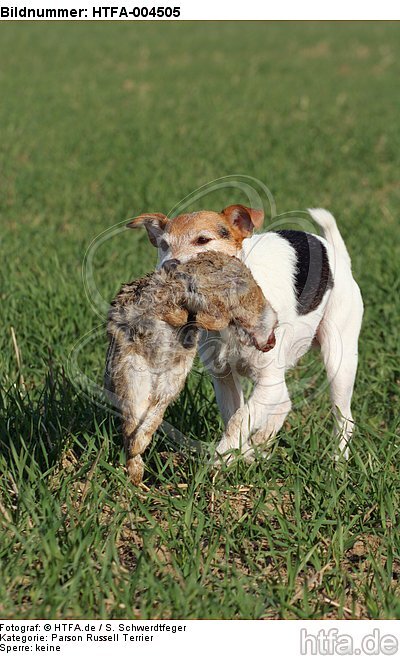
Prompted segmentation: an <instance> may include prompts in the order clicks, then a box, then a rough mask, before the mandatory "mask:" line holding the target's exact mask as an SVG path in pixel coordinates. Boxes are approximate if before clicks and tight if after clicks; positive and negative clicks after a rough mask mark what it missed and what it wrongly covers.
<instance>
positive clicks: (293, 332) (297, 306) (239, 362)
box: [128, 205, 363, 460]
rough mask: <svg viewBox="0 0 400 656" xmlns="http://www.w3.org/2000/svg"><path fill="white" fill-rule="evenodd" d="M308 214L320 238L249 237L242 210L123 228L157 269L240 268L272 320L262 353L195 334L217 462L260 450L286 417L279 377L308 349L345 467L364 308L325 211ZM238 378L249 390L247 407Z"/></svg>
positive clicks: (258, 219) (251, 218) (252, 213)
mask: <svg viewBox="0 0 400 656" xmlns="http://www.w3.org/2000/svg"><path fill="white" fill-rule="evenodd" d="M309 213H310V215H311V217H312V218H313V219H314V221H316V223H317V224H319V225H320V226H321V227H322V229H323V232H324V238H322V237H318V236H315V235H313V234H309V233H306V232H301V231H299V232H298V231H294V230H279V231H277V232H267V233H264V234H257V235H253V234H252V233H253V231H254V229H257V228H261V226H262V224H263V220H264V213H263V211H262V210H258V209H251V208H249V207H245V206H244V205H231V206H229V207H227V208H225V209H224V210H222V212H214V211H201V212H194V213H190V214H182V215H180V216H177V217H175V218H173V219H170V220H168V218H167V217H166V216H165V215H163V214H151V213H149V214H143V215H141V216H138V217H137V218H135V219H133V220H132V221H130V223H128V227H129V228H138V227H140V226H144V227H145V228H146V230H147V233H148V236H149V239H150V241H151V243H152V244H153V246H156V247H157V248H158V268H163V267H167V269H168V268H169V269H170V268H171V267H172V268H173V267H174V266H176V265H178V263H180V262H187V261H188V260H191V259H193V258H196V257H197V256H198V255H199V253H202V252H204V251H212V252H215V251H217V252H219V253H226V254H228V255H234V256H236V257H237V258H239V259H240V260H242V261H243V262H244V263H245V264H246V265H247V266H248V267H249V269H250V271H251V273H252V274H253V276H254V278H255V280H256V281H257V283H258V284H259V286H260V287H261V289H262V291H263V293H264V296H265V298H266V299H267V301H268V302H269V303H270V304H271V306H272V308H273V309H274V310H275V312H276V314H277V319H278V323H277V327H276V329H275V340H276V345H275V347H274V348H273V349H271V350H270V351H269V352H267V353H260V352H259V351H257V350H256V349H254V348H252V347H249V346H246V345H243V344H241V343H240V342H239V341H238V340H237V339H235V338H234V337H233V336H232V334H231V333H226V332H224V331H221V332H218V333H215V334H213V335H212V339H210V334H209V333H208V334H206V333H204V338H203V339H201V341H200V349H199V350H200V356H201V358H202V359H203V361H204V363H205V365H206V367H207V368H208V369H209V370H210V373H211V375H212V378H213V383H214V389H215V394H216V398H217V402H218V406H219V408H220V412H221V415H222V418H223V420H224V423H225V431H224V434H223V436H222V438H221V440H220V442H219V444H218V445H217V449H216V451H217V454H218V455H219V456H220V457H221V458H223V459H225V460H229V458H230V457H231V454H232V450H237V449H239V450H240V451H241V452H242V453H243V455H244V457H245V458H247V459H249V460H251V459H252V458H253V457H254V446H257V447H261V448H262V447H266V446H268V444H269V443H270V442H271V440H272V438H273V437H274V436H275V435H276V433H277V432H278V431H279V430H280V428H281V427H282V425H283V423H284V421H285V418H286V416H287V414H288V412H289V410H290V408H291V401H290V398H289V393H288V389H287V387H286V382H285V372H286V370H287V369H289V368H291V367H293V366H294V365H295V364H296V363H297V361H298V360H299V358H300V357H301V356H302V355H303V354H304V353H306V352H307V351H308V349H309V348H310V346H311V345H312V343H315V342H316V343H317V344H319V346H320V349H321V352H322V357H323V360H324V364H325V368H326V373H327V377H328V381H329V384H330V391H331V400H332V405H333V412H334V416H335V419H336V422H335V423H336V434H337V435H338V436H339V440H340V441H339V446H340V451H341V452H342V454H343V455H344V457H346V458H347V457H348V443H349V440H350V438H351V434H352V430H353V418H352V414H351V407H350V406H351V398H352V393H353V386H354V380H355V375H356V369H357V359H358V353H357V345H358V336H359V332H360V327H361V321H362V315H363V302H362V297H361V293H360V290H359V287H358V285H357V283H356V282H355V280H354V278H353V276H352V272H351V262H350V257H349V254H348V252H347V249H346V246H345V244H344V241H343V239H342V237H341V235H340V232H339V230H338V228H337V225H336V221H335V219H334V217H333V216H332V214H330V213H329V212H328V211H326V210H324V209H311V210H309ZM240 375H244V376H247V377H249V378H250V379H252V380H253V382H254V388H253V392H252V394H251V396H250V398H249V400H248V401H247V402H245V401H244V397H243V391H242V389H241V386H240V382H239V376H240Z"/></svg>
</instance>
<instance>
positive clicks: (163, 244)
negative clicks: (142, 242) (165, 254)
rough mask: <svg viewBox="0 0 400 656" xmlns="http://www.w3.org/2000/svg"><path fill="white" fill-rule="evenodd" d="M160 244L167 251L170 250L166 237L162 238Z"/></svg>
mask: <svg viewBox="0 0 400 656" xmlns="http://www.w3.org/2000/svg"><path fill="white" fill-rule="evenodd" d="M158 245H159V247H160V248H161V250H162V251H167V250H168V244H167V242H166V241H165V239H161V241H160V242H159V244H158Z"/></svg>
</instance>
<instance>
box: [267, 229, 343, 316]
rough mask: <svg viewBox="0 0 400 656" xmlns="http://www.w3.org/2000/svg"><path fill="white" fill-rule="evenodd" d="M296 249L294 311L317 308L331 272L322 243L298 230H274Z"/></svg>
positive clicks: (299, 311)
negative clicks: (295, 301) (295, 302)
mask: <svg viewBox="0 0 400 656" xmlns="http://www.w3.org/2000/svg"><path fill="white" fill-rule="evenodd" d="M277 234H278V235H280V236H281V237H283V238H284V239H286V241H288V242H289V244H290V245H291V246H292V248H294V250H295V251H296V260H297V267H296V275H295V293H296V299H297V312H298V313H299V314H308V313H309V312H312V311H313V310H316V309H317V307H318V305H319V304H320V303H321V301H322V299H323V296H324V294H325V292H326V291H327V289H331V288H332V287H333V278H332V272H331V269H330V266H329V260H328V254H327V252H326V248H325V246H324V244H323V243H322V242H321V241H320V240H319V239H317V237H315V236H314V235H311V234H309V233H308V232H300V231H298V230H277Z"/></svg>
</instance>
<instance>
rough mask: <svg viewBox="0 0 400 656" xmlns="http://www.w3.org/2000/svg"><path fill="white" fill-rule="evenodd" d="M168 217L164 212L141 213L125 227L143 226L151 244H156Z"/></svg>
mask: <svg viewBox="0 0 400 656" xmlns="http://www.w3.org/2000/svg"><path fill="white" fill-rule="evenodd" d="M167 223H168V219H167V217H166V216H165V214H159V213H155V214H141V215H140V216H137V217H136V218H135V219H132V220H131V221H129V223H127V224H126V227H127V228H141V227H142V226H144V227H145V228H146V230H147V234H148V236H149V239H150V241H151V243H152V244H153V246H157V245H158V240H159V239H160V237H161V235H162V234H163V232H164V230H165V226H166V225H167Z"/></svg>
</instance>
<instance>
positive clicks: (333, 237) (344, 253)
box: [308, 207, 351, 267]
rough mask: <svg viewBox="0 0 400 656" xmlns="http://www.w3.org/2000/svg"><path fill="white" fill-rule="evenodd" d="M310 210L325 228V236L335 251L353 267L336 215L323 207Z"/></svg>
mask: <svg viewBox="0 0 400 656" xmlns="http://www.w3.org/2000/svg"><path fill="white" fill-rule="evenodd" d="M308 211H309V213H310V215H311V217H312V218H313V219H314V221H315V222H316V223H318V225H320V226H321V228H322V229H323V231H324V237H325V239H326V241H327V242H328V244H331V245H332V246H333V248H334V249H335V253H336V254H337V255H339V256H341V257H342V258H343V259H344V260H345V261H346V262H347V264H348V265H349V267H351V260H350V255H349V253H348V250H347V248H346V244H345V243H344V241H343V237H342V235H341V234H340V232H339V229H338V227H337V225H336V221H335V217H334V216H333V215H332V214H331V213H330V212H328V210H324V209H322V208H321V207H318V208H315V209H309V210H308Z"/></svg>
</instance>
